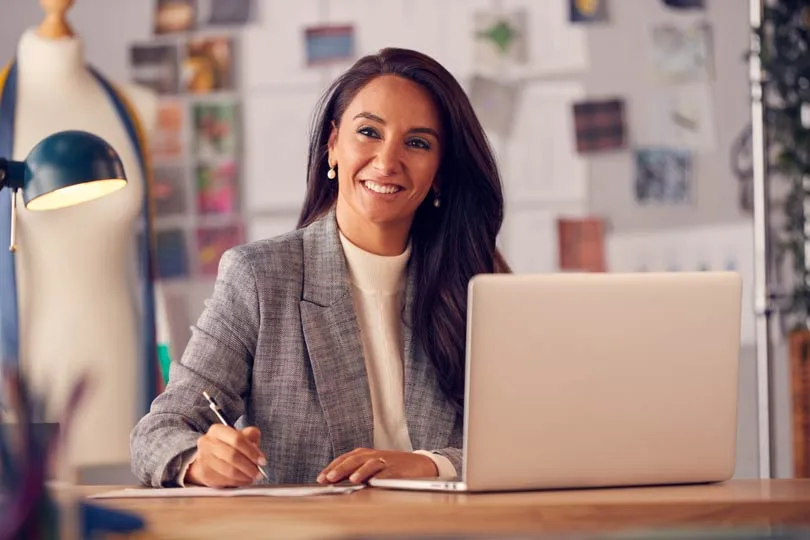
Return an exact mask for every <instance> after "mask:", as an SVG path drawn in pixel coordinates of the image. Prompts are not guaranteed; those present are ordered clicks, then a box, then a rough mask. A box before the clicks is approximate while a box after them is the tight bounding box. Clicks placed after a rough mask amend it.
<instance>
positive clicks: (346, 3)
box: [326, 0, 404, 58]
mask: <svg viewBox="0 0 810 540" xmlns="http://www.w3.org/2000/svg"><path fill="white" fill-rule="evenodd" d="M403 4H404V2H403V1H402V0H385V1H384V2H380V1H379V0H329V2H328V9H327V21H326V22H327V23H328V24H352V25H354V45H355V52H356V54H357V57H358V58H359V57H361V56H364V55H366V54H371V53H376V52H377V51H378V50H379V49H382V48H383V47H398V46H400V44H401V42H402V40H401V35H402V26H401V25H400V24H399V21H400V20H401V19H402V15H403V9H404V5H403Z"/></svg>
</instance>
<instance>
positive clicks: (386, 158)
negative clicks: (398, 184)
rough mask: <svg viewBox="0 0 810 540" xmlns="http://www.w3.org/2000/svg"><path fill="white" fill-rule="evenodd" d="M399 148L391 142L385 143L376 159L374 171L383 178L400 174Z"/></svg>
mask: <svg viewBox="0 0 810 540" xmlns="http://www.w3.org/2000/svg"><path fill="white" fill-rule="evenodd" d="M399 159H400V158H399V147H398V145H396V144H394V143H391V142H388V141H386V142H384V143H383V144H382V145H380V147H379V151H378V152H377V155H376V156H375V157H374V169H375V170H376V171H378V172H379V173H380V174H382V175H383V176H392V175H394V174H396V173H397V172H399V169H400V166H401V164H400V161H399Z"/></svg>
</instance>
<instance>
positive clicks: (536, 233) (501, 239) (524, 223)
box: [498, 203, 585, 274]
mask: <svg viewBox="0 0 810 540" xmlns="http://www.w3.org/2000/svg"><path fill="white" fill-rule="evenodd" d="M584 216H585V210H584V205H581V204H579V203H573V204H564V205H558V206H556V207H553V208H551V207H547V208H542V207H541V208H526V207H524V208H520V207H517V208H516V207H514V206H508V207H507V209H506V215H505V219H504V222H503V226H502V227H501V233H500V235H499V236H498V247H499V249H500V250H501V252H502V253H503V256H504V257H505V258H506V262H507V263H508V264H509V266H510V267H511V268H512V270H513V271H514V272H516V273H521V274H544V273H550V272H557V271H559V249H558V235H557V219H558V218H562V217H567V218H578V217H584Z"/></svg>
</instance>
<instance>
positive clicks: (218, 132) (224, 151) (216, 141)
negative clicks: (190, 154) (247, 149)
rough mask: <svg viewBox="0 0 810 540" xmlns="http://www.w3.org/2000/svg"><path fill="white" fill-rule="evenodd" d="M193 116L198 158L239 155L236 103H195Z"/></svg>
mask: <svg viewBox="0 0 810 540" xmlns="http://www.w3.org/2000/svg"><path fill="white" fill-rule="evenodd" d="M192 115H193V121H194V124H193V128H194V135H193V139H194V153H195V155H196V156H197V157H198V158H201V159H204V160H206V159H217V158H220V157H229V156H233V155H234V154H236V153H237V151H238V149H239V148H238V145H239V139H238V136H237V135H238V133H237V130H238V128H239V119H238V108H237V105H236V103H232V102H223V103H195V104H194V109H193V113H192Z"/></svg>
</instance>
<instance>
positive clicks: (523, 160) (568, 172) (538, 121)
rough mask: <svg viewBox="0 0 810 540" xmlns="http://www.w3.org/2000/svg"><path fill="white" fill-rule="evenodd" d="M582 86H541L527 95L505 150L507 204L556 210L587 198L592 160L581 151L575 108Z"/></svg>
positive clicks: (526, 89)
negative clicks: (564, 203) (558, 205)
mask: <svg viewBox="0 0 810 540" xmlns="http://www.w3.org/2000/svg"><path fill="white" fill-rule="evenodd" d="M584 94H585V91H584V89H583V87H582V84H581V83H579V82H575V81H571V82H555V83H551V82H543V83H541V82H538V83H533V84H530V85H526V86H525V87H524V89H523V92H522V96H521V98H520V100H519V101H520V102H519V104H518V108H517V111H516V112H515V122H514V125H513V127H512V135H511V138H510V139H509V140H508V144H507V146H506V148H505V149H504V155H503V156H502V157H504V163H505V165H506V166H505V167H504V169H503V170H502V171H501V172H502V174H503V177H504V190H505V193H506V198H507V201H513V202H519V203H521V204H525V203H530V202H531V203H542V204H546V205H548V204H552V203H556V202H560V201H575V200H583V199H584V198H585V197H586V195H587V183H586V181H587V174H588V170H587V157H586V156H581V155H579V154H578V153H577V150H576V133H575V131H576V130H575V127H574V118H573V114H572V113H571V110H572V106H573V103H574V102H576V101H579V100H580V99H581V98H582V97H583V96H584Z"/></svg>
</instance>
